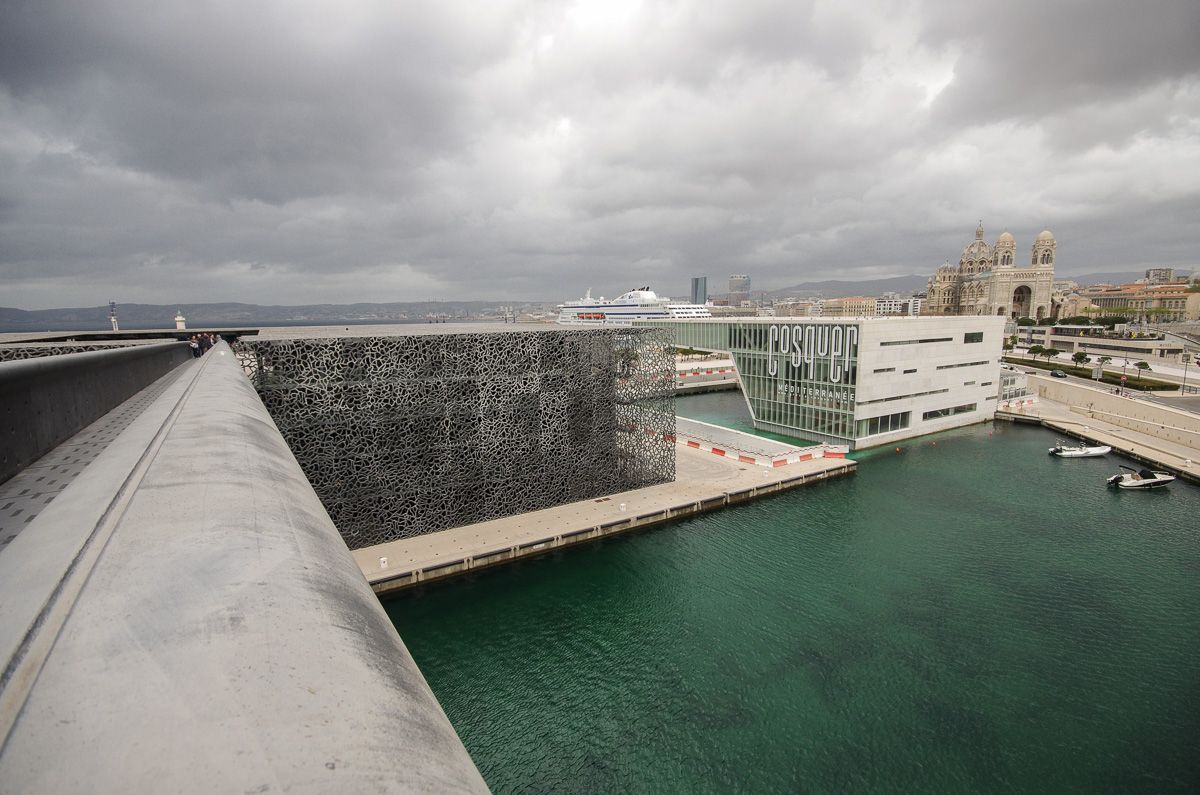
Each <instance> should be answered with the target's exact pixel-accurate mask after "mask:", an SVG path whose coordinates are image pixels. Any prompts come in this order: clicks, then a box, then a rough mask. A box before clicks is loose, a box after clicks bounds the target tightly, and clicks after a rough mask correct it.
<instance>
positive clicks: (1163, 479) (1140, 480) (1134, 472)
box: [1108, 464, 1175, 489]
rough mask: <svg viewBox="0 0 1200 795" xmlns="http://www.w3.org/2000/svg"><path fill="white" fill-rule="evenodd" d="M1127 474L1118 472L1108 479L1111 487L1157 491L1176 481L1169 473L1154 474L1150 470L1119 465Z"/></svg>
mask: <svg viewBox="0 0 1200 795" xmlns="http://www.w3.org/2000/svg"><path fill="white" fill-rule="evenodd" d="M1119 466H1120V467H1121V469H1125V470H1128V471H1127V472H1118V473H1117V474H1115V475H1113V476H1112V477H1110V478H1109V479H1108V485H1109V486H1116V487H1117V488H1121V489H1157V488H1161V487H1162V486H1165V485H1167V484H1168V483H1170V482H1171V481H1173V480H1174V479H1175V476H1174V475H1172V474H1171V473H1169V472H1152V471H1150V470H1149V469H1134V468H1133V467H1127V466H1125V465H1124V464H1120V465H1119Z"/></svg>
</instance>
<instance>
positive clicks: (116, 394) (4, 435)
mask: <svg viewBox="0 0 1200 795" xmlns="http://www.w3.org/2000/svg"><path fill="white" fill-rule="evenodd" d="M190 356H191V354H190V353H189V351H188V346H187V343H184V342H161V343H154V344H150V345H136V346H131V347H128V348H112V349H107V350H102V351H89V352H86V353H67V354H63V355H61V356H46V357H41V358H37V359H20V360H16V361H8V362H0V482H3V481H5V480H8V479H9V478H10V477H12V476H13V475H15V474H16V473H17V472H20V471H21V470H22V469H24V468H25V467H27V466H29V465H30V464H32V463H33V462H34V461H36V460H37V459H38V458H40V457H41V456H43V455H45V453H46V452H48V451H49V450H51V449H53V448H54V447H55V446H57V445H58V444H60V443H61V442H63V441H65V440H66V439H67V438H69V437H70V436H71V435H73V434H75V433H77V432H78V431H79V430H80V429H81V428H83V427H84V426H86V425H88V424H90V423H92V422H94V421H95V420H97V419H99V418H100V417H102V416H103V415H105V414H107V413H108V412H109V411H111V410H112V409H114V408H115V407H116V406H118V405H119V404H120V403H122V402H123V401H125V400H126V399H128V398H129V397H130V396H132V395H133V394H135V393H136V392H138V391H139V390H141V389H142V388H144V387H146V386H147V385H149V384H150V383H151V382H153V381H154V380H156V379H157V378H159V377H161V376H162V375H164V374H165V373H167V372H169V371H170V370H172V369H174V368H175V367H178V366H179V365H180V364H183V363H184V362H186V361H188V360H189V358H190Z"/></svg>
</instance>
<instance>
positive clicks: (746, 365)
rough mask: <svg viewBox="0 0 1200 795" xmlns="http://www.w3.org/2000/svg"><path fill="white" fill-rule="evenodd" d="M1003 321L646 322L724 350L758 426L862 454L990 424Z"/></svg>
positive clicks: (686, 341) (687, 343) (686, 342)
mask: <svg viewBox="0 0 1200 795" xmlns="http://www.w3.org/2000/svg"><path fill="white" fill-rule="evenodd" d="M1004 323H1005V319H1004V318H1003V317H988V316H983V317H880V318H859V319H852V318H796V319H795V320H790V319H782V318H745V319H739V320H686V321H637V322H636V323H635V325H639V326H641V325H648V326H655V327H658V328H665V329H670V330H671V331H673V332H674V334H675V344H676V345H678V346H680V347H687V348H695V349H698V350H709V351H724V352H727V353H729V354H730V356H731V357H732V359H733V362H734V365H735V366H736V368H737V372H738V380H739V381H740V382H741V386H742V393H743V395H745V398H746V403H747V405H748V406H749V408H750V414H751V416H752V417H753V419H754V426H755V427H756V428H761V429H763V430H768V431H773V432H775V433H782V434H787V435H789V436H797V437H800V438H802V439H809V440H813V441H820V442H829V443H833V444H846V445H850V446H851V447H852V448H855V449H862V448H866V447H874V446H876V445H882V444H890V443H892V442H896V441H899V440H901V439H908V438H910V437H913V436H921V435H923V434H926V433H933V432H934V431H943V430H946V429H947V428H955V427H958V426H960V425H969V424H971V423H975V422H983V421H985V420H990V419H991V418H992V415H993V414H994V413H995V411H996V399H997V395H998V394H999V390H1000V355H1001V348H1002V345H1003V334H1004Z"/></svg>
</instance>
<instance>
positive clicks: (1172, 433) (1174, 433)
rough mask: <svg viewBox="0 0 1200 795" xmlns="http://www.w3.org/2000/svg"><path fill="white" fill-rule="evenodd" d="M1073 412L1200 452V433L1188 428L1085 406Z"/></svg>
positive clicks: (1073, 407) (1073, 409) (1076, 408)
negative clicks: (1132, 417)
mask: <svg viewBox="0 0 1200 795" xmlns="http://www.w3.org/2000/svg"><path fill="white" fill-rule="evenodd" d="M1071 411H1072V412H1074V413H1076V414H1082V415H1083V416H1085V417H1092V418H1094V419H1098V420H1104V421H1105V422H1109V423H1112V424H1113V425H1118V426H1120V427H1122V428H1128V429H1129V430H1131V431H1137V432H1138V433H1144V434H1147V435H1149V436H1154V437H1156V438H1158V439H1162V440H1164V441H1167V442H1174V443H1176V444H1181V445H1183V446H1184V447H1192V448H1195V449H1196V450H1200V431H1191V430H1188V429H1186V428H1178V427H1176V426H1173V425H1166V424H1164V423H1157V422H1151V421H1149V420H1138V419H1131V418H1129V417H1126V416H1124V415H1122V414H1118V413H1116V412H1112V411H1099V410H1097V409H1087V408H1085V407H1083V406H1071ZM1167 419H1173V418H1167Z"/></svg>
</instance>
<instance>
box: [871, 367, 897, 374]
mask: <svg viewBox="0 0 1200 795" xmlns="http://www.w3.org/2000/svg"><path fill="white" fill-rule="evenodd" d="M873 372H876V373H894V372H896V368H895V367H880V368H878V369H877V370H874V371H873Z"/></svg>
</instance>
